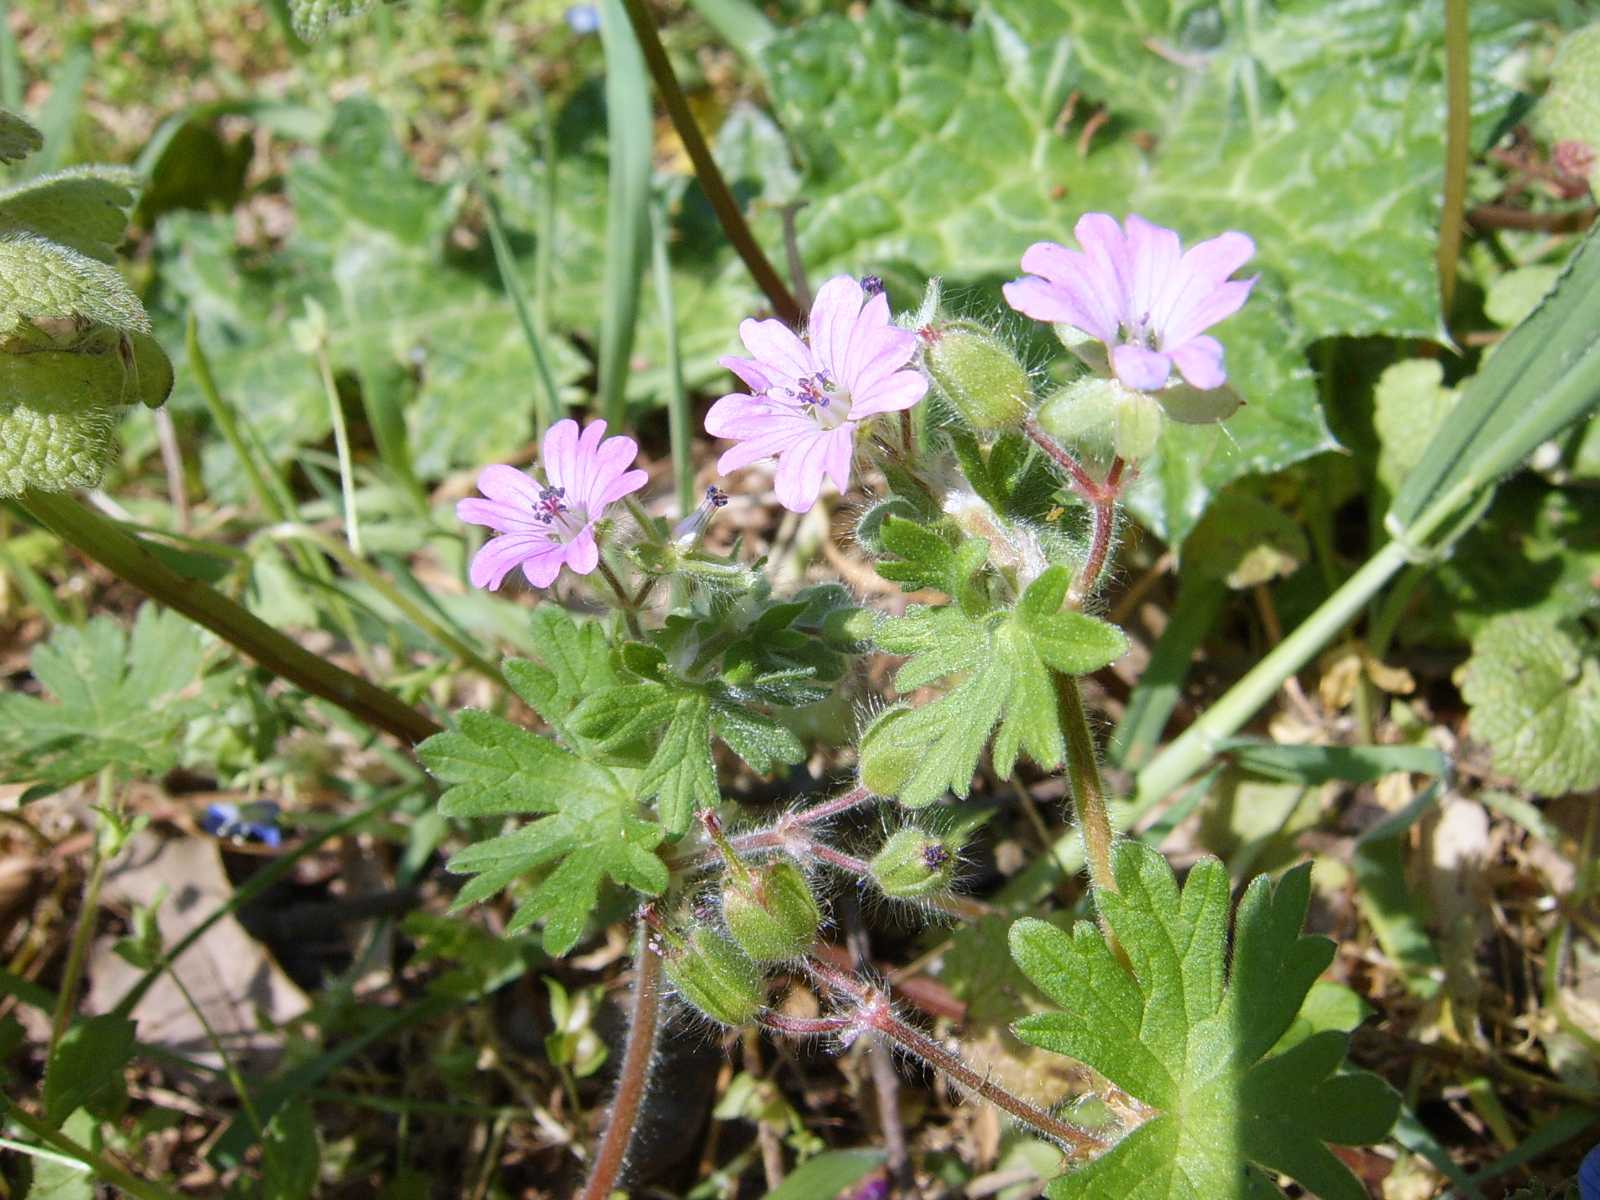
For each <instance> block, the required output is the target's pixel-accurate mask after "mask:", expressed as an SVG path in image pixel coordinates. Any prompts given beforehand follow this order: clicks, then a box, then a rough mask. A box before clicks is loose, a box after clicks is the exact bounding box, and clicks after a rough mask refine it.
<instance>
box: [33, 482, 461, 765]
mask: <svg viewBox="0 0 1600 1200" xmlns="http://www.w3.org/2000/svg"><path fill="white" fill-rule="evenodd" d="M20 503H21V504H22V507H23V508H24V509H26V510H27V511H28V513H29V514H30V515H31V516H32V517H33V518H34V519H35V520H36V521H38V522H39V523H40V524H41V525H43V526H44V527H45V528H47V529H49V530H50V531H51V532H52V533H54V534H55V535H56V536H57V537H59V538H60V539H61V540H62V541H64V542H66V543H67V544H68V545H69V546H73V547H75V548H76V549H78V550H80V551H82V552H83V553H84V554H86V555H88V556H89V557H90V558H92V559H94V560H95V561H96V562H98V563H100V564H101V565H102V566H104V567H105V568H106V569H107V570H109V571H111V572H112V574H114V575H117V576H119V577H120V578H122V579H125V580H126V581H127V582H129V583H131V584H133V585H134V586H135V587H137V588H138V589H139V590H141V591H142V592H144V593H145V594H146V595H148V596H150V597H151V598H153V599H155V600H158V601H160V602H161V603H162V604H165V605H166V606H167V607H168V608H171V609H173V610H174V611H176V612H180V613H182V614H183V615H184V616H186V617H188V618H189V619H190V620H191V621H194V622H196V623H198V624H200V625H204V626H205V627H206V628H207V629H209V630H211V631H212V632H213V633H215V634H216V635H217V636H218V637H220V638H222V639H223V640H224V641H226V642H228V643H230V644H231V645H233V646H235V647H236V648H238V649H239V650H240V651H242V652H243V653H245V654H247V655H249V656H250V657H251V658H252V659H254V660H255V661H256V662H257V663H259V664H260V665H261V666H263V667H265V668H266V669H267V670H268V671H271V672H272V673H273V674H274V675H278V676H280V677H281V678H283V679H286V680H288V681H289V682H290V683H292V684H294V685H296V686H297V687H301V688H304V689H305V690H306V691H308V692H310V693H311V694H312V695H314V696H321V697H322V698H323V699H324V700H329V701H331V702H332V703H334V704H337V705H338V706H339V707H340V708H342V709H344V710H345V711H347V712H349V713H350V714H351V715H352V716H355V717H357V718H358V719H360V720H362V721H365V722H366V723H367V724H368V725H371V726H372V727H374V728H375V729H382V730H384V731H385V732H387V733H390V734H392V735H394V736H395V737H397V738H399V739H401V740H402V741H404V742H405V743H407V744H408V745H411V744H414V743H416V742H420V741H422V740H424V739H425V738H429V737H432V736H433V735H434V734H436V733H438V732H440V727H439V726H438V725H437V724H435V723H434V722H433V721H432V720H431V719H430V718H428V717H427V716H425V715H423V714H422V713H420V712H418V711H417V710H416V709H414V708H412V707H410V706H409V705H407V704H405V703H403V702H402V701H401V700H400V699H399V698H398V697H396V696H394V695H392V694H391V693H389V692H386V691H384V690H383V689H382V688H380V687H377V686H376V685H374V684H371V683H368V682H367V681H366V680H365V679H362V678H360V677H359V676H356V675H352V674H350V672H348V671H345V670H343V669H341V668H339V667H336V666H334V665H333V664H332V663H331V662H329V661H327V659H325V658H320V657H318V656H317V655H315V654H312V653H311V652H310V651H308V650H306V649H305V648H304V647H302V646H299V645H297V644H296V643H294V642H292V641H290V640H289V639H288V638H286V637H284V636H283V634H281V633H279V632H278V631H277V630H276V629H274V628H272V626H270V625H268V624H267V623H266V622H264V621H262V620H261V619H260V618H258V617H256V616H255V615H254V614H253V613H251V612H250V611H249V610H247V609H245V608H242V607H241V606H239V605H237V604H235V603H234V602H233V601H231V600H229V599H228V598H227V597H226V596H223V595H222V594H221V593H220V592H217V591H216V590H214V589H212V588H210V587H207V586H206V585H205V584H203V583H200V582H198V581H197V580H193V579H184V578H182V577H181V576H179V575H178V574H176V573H175V572H173V571H172V570H171V569H169V568H168V567H167V566H166V565H165V564H164V563H162V562H161V560H160V559H158V558H156V557H155V555H153V554H151V553H150V551H149V550H147V549H146V548H145V547H144V546H143V545H142V544H141V543H140V542H139V540H138V539H137V538H134V537H132V536H130V535H129V534H127V533H126V532H124V531H123V530H122V528H121V527H120V526H118V525H117V524H116V523H115V522H114V521H110V520H108V519H106V518H105V517H102V516H101V515H100V514H98V513H96V512H94V511H93V510H91V509H89V508H86V507H85V506H84V505H82V504H80V503H79V502H78V501H77V500H75V499H73V498H72V497H71V496H67V495H62V494H60V493H55V492H38V491H28V492H24V493H23V494H22V496H21V498H20Z"/></svg>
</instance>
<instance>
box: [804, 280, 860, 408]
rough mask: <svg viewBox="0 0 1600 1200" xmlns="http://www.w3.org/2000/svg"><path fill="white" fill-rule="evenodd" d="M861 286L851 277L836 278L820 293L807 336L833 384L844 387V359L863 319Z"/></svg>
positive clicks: (823, 286)
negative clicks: (851, 339) (860, 319)
mask: <svg viewBox="0 0 1600 1200" xmlns="http://www.w3.org/2000/svg"><path fill="white" fill-rule="evenodd" d="M862 299H863V292H862V290H861V285H860V284H859V283H857V282H856V281H855V280H854V279H852V278H850V276H848V275H835V276H834V277H833V278H832V279H830V280H828V282H827V283H825V284H823V285H822V286H821V287H820V288H818V289H817V298H816V299H815V300H814V301H812V303H811V321H810V323H809V325H808V327H807V332H808V333H809V335H810V339H811V354H812V357H814V358H815V359H816V360H817V362H818V363H819V364H820V365H821V366H822V368H823V369H824V370H825V371H827V372H828V375H829V377H830V378H832V380H833V381H834V383H836V384H840V385H842V386H843V385H844V364H845V357H846V354H847V353H848V351H849V348H850V338H851V336H852V335H853V334H854V332H855V329H856V326H857V324H858V323H859V318H860V317H861V302H862Z"/></svg>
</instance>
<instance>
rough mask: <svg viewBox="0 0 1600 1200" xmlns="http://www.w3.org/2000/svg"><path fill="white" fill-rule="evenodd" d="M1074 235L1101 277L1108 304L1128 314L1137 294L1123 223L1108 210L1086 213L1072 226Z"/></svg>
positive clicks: (1099, 278)
mask: <svg viewBox="0 0 1600 1200" xmlns="http://www.w3.org/2000/svg"><path fill="white" fill-rule="evenodd" d="M1072 234H1073V236H1074V237H1076V238H1077V239H1078V245H1080V246H1082V247H1083V253H1084V257H1085V258H1087V259H1088V260H1089V265H1090V268H1091V269H1092V270H1093V272H1094V274H1095V275H1096V276H1097V277H1098V280H1097V282H1098V284H1099V290H1100V292H1101V293H1102V294H1103V295H1104V296H1105V297H1106V299H1107V301H1108V307H1110V308H1112V309H1113V310H1114V311H1116V312H1117V313H1119V314H1122V315H1123V316H1126V315H1127V311H1128V307H1129V302H1130V301H1131V299H1132V297H1133V256H1132V255H1131V254H1130V253H1129V251H1128V241H1127V239H1126V238H1125V237H1124V236H1123V234H1122V226H1120V225H1118V224H1117V221H1116V218H1115V217H1112V216H1110V215H1109V214H1107V213H1084V214H1083V216H1081V217H1079V218H1078V223H1077V224H1076V225H1074V226H1073V227H1072Z"/></svg>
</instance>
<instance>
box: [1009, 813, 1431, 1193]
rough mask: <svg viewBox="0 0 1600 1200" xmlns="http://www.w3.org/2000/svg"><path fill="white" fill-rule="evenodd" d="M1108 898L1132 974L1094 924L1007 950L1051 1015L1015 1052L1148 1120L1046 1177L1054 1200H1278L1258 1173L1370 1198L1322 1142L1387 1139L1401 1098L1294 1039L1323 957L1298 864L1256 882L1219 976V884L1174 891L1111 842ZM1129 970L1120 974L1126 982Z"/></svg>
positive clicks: (1025, 1022)
mask: <svg viewBox="0 0 1600 1200" xmlns="http://www.w3.org/2000/svg"><path fill="white" fill-rule="evenodd" d="M1114 872H1115V876H1116V884H1117V890H1116V891H1115V892H1111V891H1099V892H1097V894H1096V899H1097V903H1098V904H1099V906H1100V911H1101V912H1102V914H1103V915H1104V916H1105V918H1106V920H1107V922H1108V923H1109V924H1110V926H1111V929H1112V931H1113V932H1114V933H1115V935H1116V937H1117V941H1118V942H1119V943H1120V945H1121V946H1122V949H1123V951H1124V952H1125V954H1126V956H1127V962H1128V964H1129V965H1128V966H1125V965H1124V964H1123V962H1122V961H1120V960H1119V959H1118V957H1117V955H1116V954H1115V953H1114V952H1113V951H1112V949H1111V948H1110V947H1109V946H1108V945H1107V944H1106V940H1105V937H1104V935H1103V934H1102V933H1101V932H1100V930H1099V929H1098V928H1096V927H1095V926H1094V925H1093V924H1091V923H1089V922H1080V923H1079V924H1078V925H1077V926H1076V927H1074V929H1073V931H1072V932H1071V933H1070V934H1069V933H1066V932H1064V931H1062V930H1060V929H1058V928H1056V927H1055V926H1053V925H1048V924H1046V923H1045V922H1043V921H1038V920H1034V919H1031V918H1029V919H1024V920H1022V921H1018V922H1017V923H1016V924H1015V925H1014V926H1012V929H1011V952H1012V955H1013V957H1015V959H1016V961H1017V964H1018V965H1019V966H1020V967H1021V968H1022V970H1023V972H1024V973H1025V974H1026V975H1027V976H1028V978H1029V979H1030V980H1031V981H1032V982H1033V983H1034V985H1035V986H1037V987H1038V988H1039V989H1040V991H1042V992H1043V993H1044V994H1045V995H1046V996H1047V997H1049V999H1050V1000H1052V1001H1053V1002H1054V1003H1055V1004H1057V1005H1059V1006H1060V1011H1052V1012H1045V1013H1037V1014H1034V1015H1031V1016H1027V1017H1024V1018H1023V1019H1022V1020H1020V1021H1018V1022H1017V1024H1016V1026H1015V1029H1016V1032H1017V1036H1018V1037H1020V1038H1022V1040H1023V1041H1025V1042H1028V1043H1030V1044H1032V1045H1035V1046H1040V1047H1043V1048H1044V1049H1046V1050H1051V1051H1054V1052H1056V1053H1058V1054H1064V1055H1067V1056H1068V1057H1070V1058H1073V1059H1076V1060H1077V1061H1079V1062H1081V1063H1083V1064H1084V1065H1086V1066H1088V1067H1090V1068H1092V1069H1093V1070H1095V1071H1096V1072H1098V1073H1099V1074H1100V1075H1101V1076H1103V1077H1104V1078H1105V1079H1106V1080H1107V1081H1109V1082H1110V1083H1111V1084H1113V1085H1114V1086H1115V1087H1117V1088H1119V1089H1121V1090H1122V1091H1123V1092H1124V1093H1126V1095H1127V1096H1128V1097H1131V1098H1132V1100H1133V1101H1134V1102H1136V1103H1135V1104H1133V1105H1131V1106H1130V1105H1127V1104H1126V1102H1124V1105H1123V1107H1131V1108H1133V1109H1135V1110H1138V1109H1141V1108H1142V1109H1143V1110H1145V1111H1146V1112H1147V1114H1148V1115H1145V1116H1143V1119H1136V1120H1135V1122H1134V1123H1133V1125H1132V1127H1131V1128H1130V1129H1128V1130H1127V1132H1126V1133H1125V1134H1124V1135H1123V1136H1122V1137H1121V1138H1120V1139H1119V1140H1118V1141H1116V1142H1115V1143H1114V1144H1112V1145H1111V1147H1110V1148H1109V1149H1107V1150H1106V1151H1105V1152H1104V1153H1102V1154H1101V1155H1099V1156H1098V1157H1096V1158H1094V1159H1092V1160H1091V1161H1089V1162H1088V1163H1086V1164H1085V1165H1083V1166H1081V1167H1078V1168H1077V1169H1075V1170H1073V1171H1070V1172H1069V1173H1068V1174H1066V1175H1064V1176H1062V1177H1061V1178H1059V1179H1057V1180H1055V1181H1054V1182H1053V1183H1051V1185H1050V1186H1049V1188H1048V1191H1047V1194H1048V1195H1049V1196H1050V1197H1051V1198H1052V1200H1089V1198H1095V1200H1112V1198H1115V1200H1223V1198H1227V1200H1243V1198H1244V1197H1246V1196H1263V1195H1267V1196H1270V1195H1275V1194H1278V1193H1277V1189H1276V1188H1275V1187H1274V1186H1273V1184H1272V1183H1271V1182H1270V1174H1271V1173H1282V1174H1284V1175H1288V1176H1289V1177H1290V1178H1292V1179H1294V1180H1295V1181H1296V1182H1297V1183H1299V1184H1300V1185H1301V1186H1303V1187H1304V1188H1306V1189H1307V1190H1308V1191H1310V1192H1312V1193H1314V1194H1315V1195H1317V1196H1319V1197H1321V1198H1322V1200H1365V1197H1366V1190H1365V1188H1364V1187H1363V1186H1362V1185H1361V1184H1360V1183H1359V1182H1358V1181H1357V1180H1356V1178H1355V1176H1354V1175H1352V1174H1351V1173H1350V1170H1349V1168H1347V1167H1346V1166H1345V1165H1344V1164H1343V1162H1341V1161H1340V1160H1339V1158H1338V1157H1336V1156H1335V1155H1334V1153H1333V1152H1332V1151H1331V1150H1329V1149H1328V1146H1327V1144H1326V1143H1329V1142H1332V1143H1335V1144H1338V1145H1360V1144H1364V1143H1367V1142H1372V1141H1376V1140H1378V1139H1379V1138H1381V1137H1383V1136H1384V1134H1386V1133H1387V1132H1388V1130H1389V1127H1390V1126H1391V1125H1392V1124H1393V1123H1394V1119H1395V1117H1396V1115H1397V1114H1398V1112H1399V1107H1400V1098H1399V1096H1398V1095H1396V1094H1395V1092H1394V1091H1393V1090H1392V1089H1390V1087H1389V1086H1388V1085H1387V1084H1386V1083H1384V1082H1383V1081H1382V1080H1381V1079H1379V1078H1378V1077H1377V1076H1375V1075H1372V1074H1369V1073H1367V1072H1352V1071H1345V1070H1341V1069H1340V1068H1341V1064H1342V1062H1343V1060H1344V1054H1345V1047H1346V1043H1347V1041H1348V1037H1347V1035H1346V1034H1345V1033H1343V1032H1342V1031H1340V1030H1339V1029H1337V1028H1331V1029H1328V1028H1325V1029H1323V1030H1322V1031H1320V1032H1312V1033H1309V1034H1308V1035H1307V1036H1305V1037H1302V1038H1299V1039H1298V1040H1295V1039H1290V1041H1289V1042H1288V1043H1286V1045H1287V1047H1288V1048H1286V1049H1283V1050H1281V1052H1278V1053H1271V1051H1272V1050H1273V1049H1274V1047H1275V1046H1277V1045H1278V1043H1279V1041H1280V1039H1282V1038H1283V1036H1284V1034H1285V1033H1286V1032H1288V1031H1289V1030H1290V1029H1291V1027H1292V1026H1293V1025H1294V1023H1295V1018H1296V1016H1297V1014H1299V1012H1300V1011H1301V1007H1302V1004H1303V1003H1304V1001H1305V999H1306V996H1307V993H1308V992H1309V991H1310V989H1311V987H1312V985H1313V984H1314V983H1315V982H1316V979H1317V976H1318V975H1319V974H1321V972H1322V971H1323V969H1324V968H1326V967H1327V965H1328V963H1329V962H1330V961H1331V960H1332V958H1333V950H1334V947H1333V943H1332V942H1330V941H1328V939H1326V938H1321V937H1311V936H1305V935H1303V934H1302V933H1301V927H1302V925H1303V924H1304V921H1305V914H1306V907H1307V905H1308V903H1309V900H1310V879H1311V871H1310V866H1309V864H1303V865H1301V866H1299V867H1296V868H1294V869H1293V870H1291V871H1289V872H1288V873H1287V874H1285V875H1284V876H1283V878H1282V879H1281V880H1279V881H1278V883H1277V884H1273V883H1272V881H1271V880H1269V879H1268V878H1266V877H1265V876H1260V877H1257V878H1256V879H1255V880H1253V881H1252V882H1251V884H1250V886H1249V887H1248V888H1247V889H1246V891H1245V894H1244V898H1243V900H1242V901H1241V902H1240V905H1239V913H1238V917H1237V920H1236V921H1235V926H1234V952H1233V961H1232V969H1231V971H1229V972H1228V973H1227V977H1226V980H1225V978H1224V963H1225V960H1226V944H1227V931H1228V900H1229V884H1228V872H1227V869H1226V868H1225V867H1223V865H1222V864H1221V863H1220V862H1217V861H1216V860H1215V859H1204V860H1202V861H1201V862H1199V863H1197V864H1196V865H1195V866H1194V867H1193V868H1192V869H1191V870H1190V872H1189V877H1188V880H1187V882H1186V883H1185V885H1184V887H1183V889H1182V891H1181V892H1180V891H1179V888H1178V884H1177V880H1176V879H1175V878H1174V877H1173V874H1172V869H1171V867H1169V866H1168V865H1167V862H1166V860H1165V859H1164V858H1162V857H1161V855H1160V854H1159V853H1157V852H1156V851H1155V850H1153V849H1151V848H1150V847H1148V846H1146V845H1144V844H1143V843H1141V842H1123V843H1121V844H1120V845H1118V846H1117V848H1116V851H1115V859H1114ZM1130 966H1131V970H1130Z"/></svg>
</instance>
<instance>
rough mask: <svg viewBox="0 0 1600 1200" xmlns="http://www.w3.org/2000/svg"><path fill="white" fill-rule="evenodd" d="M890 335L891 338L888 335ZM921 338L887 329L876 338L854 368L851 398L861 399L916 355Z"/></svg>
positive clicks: (907, 330) (905, 330) (903, 330)
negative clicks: (867, 352)
mask: <svg viewBox="0 0 1600 1200" xmlns="http://www.w3.org/2000/svg"><path fill="white" fill-rule="evenodd" d="M891 335H892V336H891ZM919 341H920V339H919V338H918V337H917V335H916V334H915V333H912V332H911V331H910V330H909V329H894V328H892V327H891V328H890V329H886V330H884V331H883V333H881V334H879V335H878V338H877V340H876V342H875V343H874V345H873V348H872V353H871V355H870V356H869V357H868V358H867V359H866V360H865V361H863V362H861V363H860V364H859V365H858V366H857V367H856V373H855V377H854V378H853V379H852V380H851V381H850V383H849V385H848V388H849V392H850V395H851V396H852V397H854V396H864V395H866V394H867V393H869V392H871V391H872V389H873V388H874V387H875V386H877V385H878V384H880V383H882V382H883V381H884V380H885V379H887V378H889V376H891V375H893V374H894V373H895V372H896V371H898V370H900V368H902V367H904V366H905V365H906V364H907V363H909V362H910V361H911V360H912V359H913V358H915V357H916V356H917V346H918V343H919Z"/></svg>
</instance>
